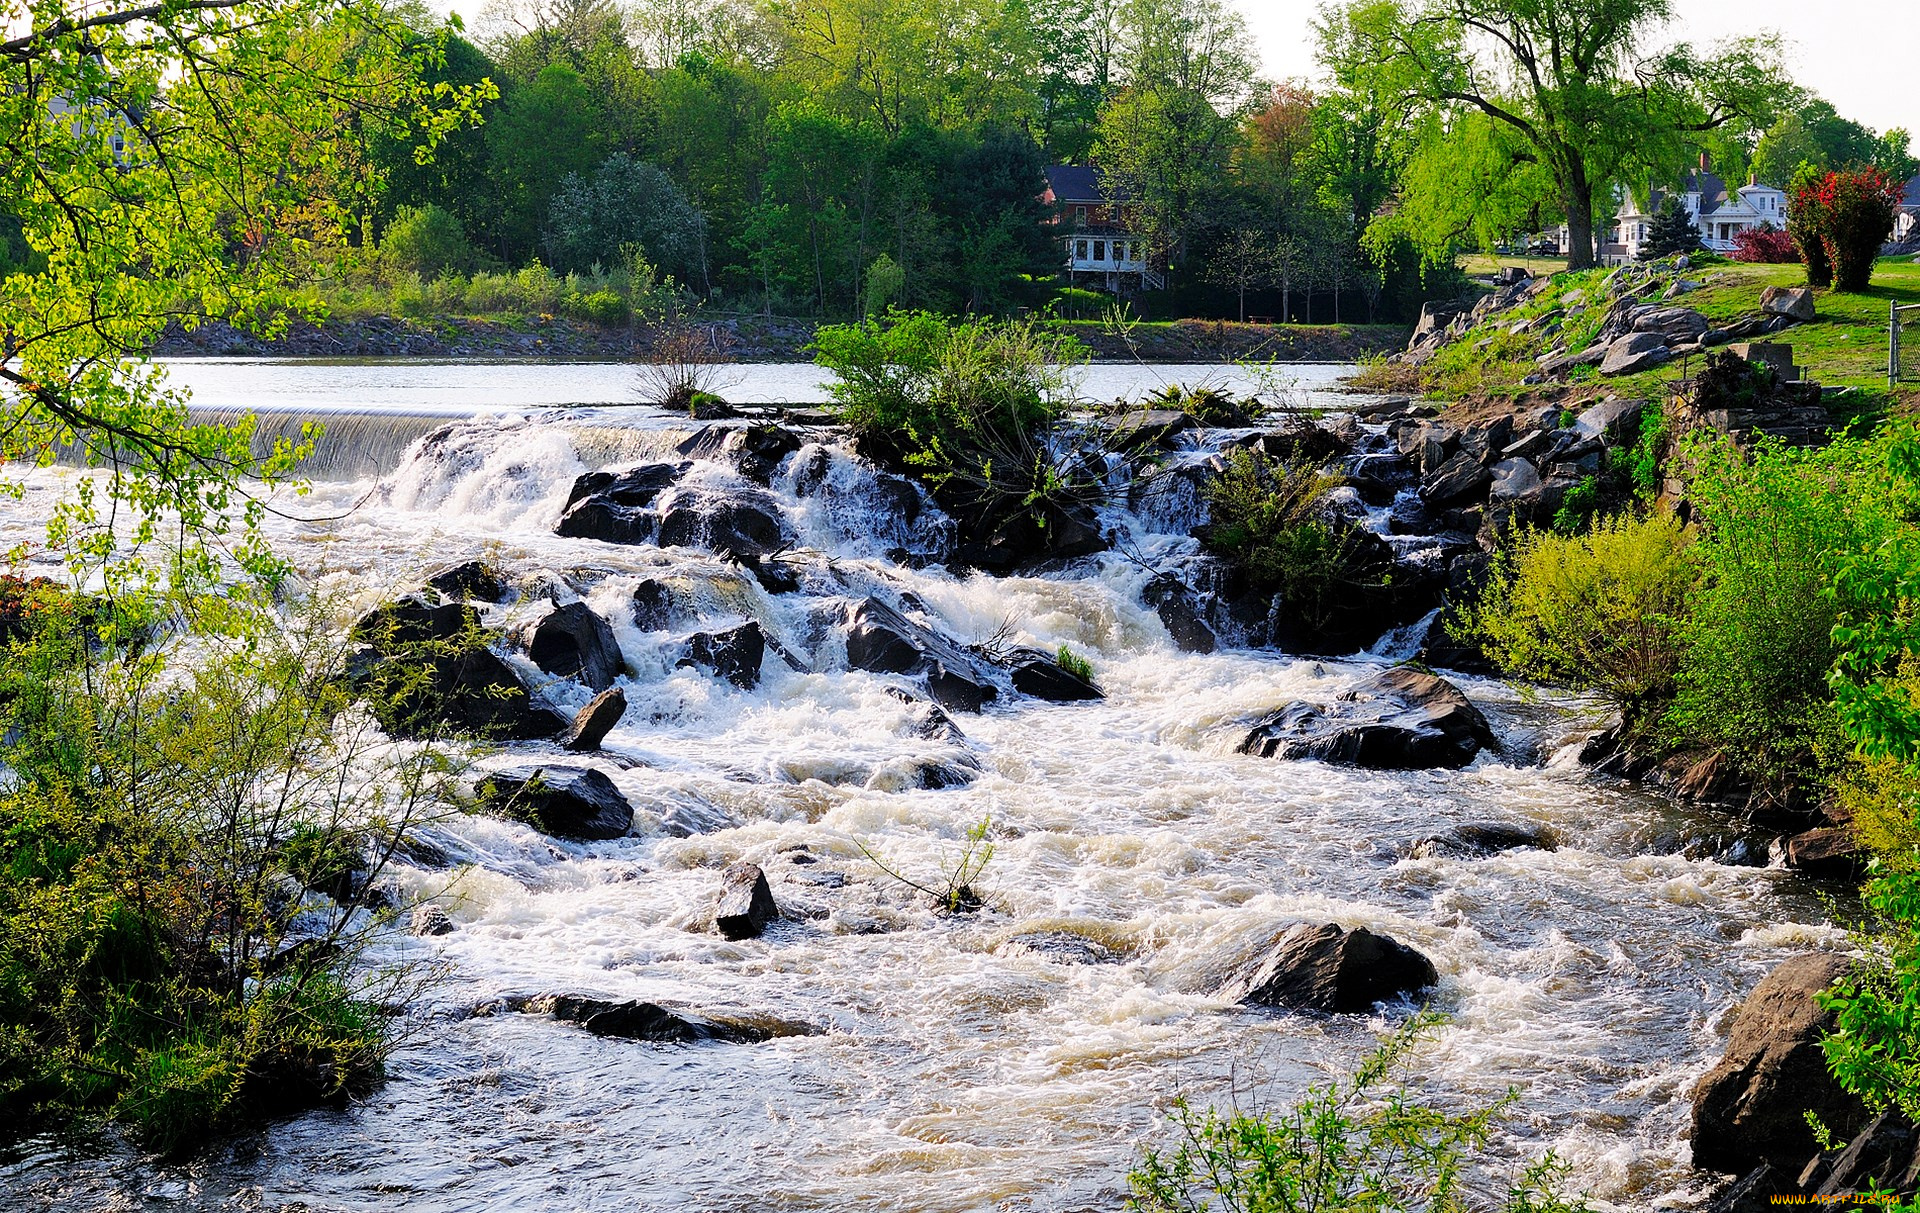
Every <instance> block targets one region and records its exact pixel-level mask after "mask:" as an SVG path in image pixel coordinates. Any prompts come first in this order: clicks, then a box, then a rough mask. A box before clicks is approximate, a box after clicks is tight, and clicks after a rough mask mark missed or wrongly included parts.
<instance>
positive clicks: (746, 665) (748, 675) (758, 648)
mask: <svg viewBox="0 0 1920 1213" xmlns="http://www.w3.org/2000/svg"><path fill="white" fill-rule="evenodd" d="M766 655H767V635H766V633H765V632H763V631H761V630H760V625H759V624H758V623H756V622H754V621H753V620H751V619H750V620H748V621H747V622H745V623H743V624H741V625H740V626H739V627H737V628H729V629H727V630H726V631H724V632H695V633H694V634H693V635H691V636H689V637H687V655H686V656H685V657H682V658H681V659H680V660H679V662H678V663H677V664H679V665H682V666H699V667H700V668H701V669H705V670H711V671H712V672H713V673H715V674H717V675H719V676H720V677H722V678H724V679H726V680H727V681H728V682H731V683H732V684H733V685H734V686H737V687H739V688H740V689H741V690H743V691H748V690H752V689H753V688H754V687H755V686H758V685H759V683H760V663H761V662H762V661H764V660H765V659H766Z"/></svg>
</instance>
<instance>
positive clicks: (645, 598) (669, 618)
mask: <svg viewBox="0 0 1920 1213" xmlns="http://www.w3.org/2000/svg"><path fill="white" fill-rule="evenodd" d="M679 615H680V608H679V605H678V603H677V602H676V601H675V598H674V593H673V591H672V590H670V589H668V588H667V586H666V583H665V582H661V581H655V580H654V579H653V578H651V577H649V578H647V579H646V580H645V581H642V582H641V583H640V584H639V585H637V586H635V587H633V626H635V627H637V628H639V629H640V630H641V631H643V632H664V631H666V630H667V629H668V628H670V627H672V626H673V624H674V620H675V619H677V618H679Z"/></svg>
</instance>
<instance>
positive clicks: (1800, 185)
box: [1787, 168, 1901, 291]
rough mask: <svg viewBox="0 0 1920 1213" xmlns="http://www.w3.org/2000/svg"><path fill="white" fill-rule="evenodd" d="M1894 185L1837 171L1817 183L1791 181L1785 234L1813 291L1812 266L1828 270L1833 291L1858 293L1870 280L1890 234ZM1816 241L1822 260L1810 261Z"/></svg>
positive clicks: (1875, 174) (1874, 172)
mask: <svg viewBox="0 0 1920 1213" xmlns="http://www.w3.org/2000/svg"><path fill="white" fill-rule="evenodd" d="M1900 193H1901V186H1900V183H1899V182H1897V181H1895V180H1893V178H1891V177H1889V176H1887V174H1885V173H1883V172H1881V171H1880V170H1879V169H1877V168H1855V169H1842V170H1840V171H1839V172H1833V173H1827V174H1826V175H1825V176H1822V177H1814V176H1812V175H1810V174H1809V175H1807V176H1804V177H1803V176H1801V175H1798V174H1796V175H1795V177H1794V193H1793V198H1792V200H1791V202H1790V203H1789V204H1788V208H1787V230H1788V232H1789V233H1791V235H1792V237H1793V242H1794V244H1795V245H1796V246H1797V247H1798V248H1799V250H1800V256H1801V260H1803V261H1805V262H1806V263H1807V281H1809V282H1811V283H1813V285H1815V286H1824V285H1826V283H1824V282H1821V281H1818V273H1819V270H1820V269H1822V268H1825V267H1822V266H1820V265H1819V264H1818V262H1819V261H1822V260H1824V261H1825V263H1826V265H1827V266H1831V267H1832V268H1831V273H1832V282H1833V286H1834V289H1835V290H1842V291H1864V290H1866V289H1867V285H1868V283H1869V282H1870V281H1871V280H1872V278H1873V259H1874V258H1875V257H1876V256H1878V255H1879V253H1880V246H1881V245H1882V244H1883V243H1885V242H1886V239H1887V237H1888V236H1890V235H1892V234H1893V217H1894V213H1895V210H1896V208H1897V207H1898V206H1899V205H1900ZM1815 237H1817V239H1818V242H1819V247H1820V252H1821V253H1822V254H1824V256H1823V257H1816V256H1814V255H1813V250H1812V249H1811V247H1810V244H1811V238H1815Z"/></svg>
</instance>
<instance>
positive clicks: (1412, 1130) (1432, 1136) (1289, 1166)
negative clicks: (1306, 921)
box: [1127, 1016, 1586, 1213]
mask: <svg viewBox="0 0 1920 1213" xmlns="http://www.w3.org/2000/svg"><path fill="white" fill-rule="evenodd" d="M1437 1022H1439V1021H1438V1020H1437V1018H1436V1017H1433V1016H1419V1017H1416V1018H1415V1019H1412V1020H1410V1021H1408V1023H1407V1024H1406V1025H1405V1026H1404V1027H1402V1028H1401V1029H1400V1030H1399V1031H1398V1032H1396V1033H1395V1034H1394V1035H1393V1036H1392V1037H1391V1038H1390V1039H1388V1040H1387V1041H1385V1042H1383V1043H1382V1044H1381V1046H1380V1048H1379V1049H1378V1050H1376V1051H1375V1052H1374V1053H1373V1055H1372V1056H1370V1057H1368V1058H1367V1059H1366V1060H1365V1061H1363V1062H1362V1063H1361V1065H1360V1066H1359V1068H1358V1069H1357V1070H1356V1071H1355V1072H1354V1075H1353V1077H1351V1078H1349V1079H1347V1080H1346V1081H1344V1082H1338V1083H1327V1084H1324V1085H1317V1086H1313V1087H1310V1088H1308V1090H1307V1093H1306V1095H1305V1096H1304V1097H1303V1098H1302V1099H1301V1100H1300V1101H1299V1102H1298V1103H1296V1104H1294V1105H1293V1107H1291V1108H1289V1109H1287V1110H1286V1111H1283V1112H1281V1113H1279V1114H1278V1115H1274V1116H1257V1115H1251V1114H1248V1113H1245V1112H1234V1113H1232V1114H1231V1115H1222V1114H1221V1113H1219V1112H1217V1111H1214V1110H1212V1109H1208V1110H1207V1111H1206V1112H1196V1111H1194V1109H1193V1107H1192V1106H1191V1105H1189V1104H1188V1103H1187V1102H1186V1101H1185V1100H1176V1101H1175V1103H1174V1106H1173V1121H1174V1126H1175V1128H1176V1129H1177V1130H1178V1132H1179V1141H1178V1144H1176V1145H1175V1146H1174V1147H1173V1148H1172V1149H1171V1150H1158V1149H1153V1148H1149V1149H1148V1150H1147V1151H1146V1154H1145V1157H1144V1158H1143V1159H1142V1160H1141V1162H1140V1165H1139V1166H1137V1167H1135V1168H1134V1170H1133V1171H1132V1173H1131V1174H1129V1175H1128V1176H1127V1182H1128V1185H1129V1186H1130V1187H1131V1188H1132V1192H1133V1194H1132V1196H1131V1197H1130V1198H1129V1200H1128V1201H1127V1207H1128V1208H1129V1209H1131V1210H1135V1211H1136V1213H1201V1211H1202V1210H1206V1209H1211V1208H1213V1207H1215V1206H1214V1201H1215V1200H1216V1199H1217V1200H1218V1201H1219V1205H1220V1207H1222V1208H1225V1209H1230V1210H1241V1211H1244V1213H1318V1211H1325V1213H1333V1211H1336V1210H1337V1211H1339V1213H1414V1211H1416V1210H1423V1211H1433V1210H1449V1209H1466V1208H1481V1207H1491V1206H1484V1205H1482V1204H1480V1203H1478V1202H1472V1201H1470V1198H1469V1194H1468V1193H1466V1192H1465V1191H1463V1190H1462V1188H1463V1182H1462V1181H1463V1179H1464V1177H1465V1176H1466V1175H1467V1174H1468V1164H1469V1161H1470V1157H1471V1154H1472V1153H1473V1152H1475V1151H1479V1150H1483V1149H1485V1148H1486V1146H1487V1143H1488V1139H1489V1137H1490V1136H1491V1134H1492V1132H1493V1128H1494V1125H1495V1124H1496V1123H1497V1122H1498V1120H1499V1118H1500V1116H1501V1114H1502V1113H1504V1112H1505V1111H1506V1110H1507V1109H1508V1108H1509V1107H1510V1106H1511V1105H1512V1104H1513V1103H1514V1102H1515V1101H1516V1100H1517V1099H1518V1098H1519V1095H1518V1093H1517V1092H1509V1093H1508V1094H1507V1096H1506V1097H1505V1098H1504V1099H1501V1100H1499V1101H1498V1102H1496V1103H1494V1104H1493V1105H1491V1106H1488V1107H1481V1108H1477V1109H1474V1110H1472V1111H1468V1112H1447V1111H1443V1110H1441V1109H1440V1108H1437V1107H1434V1106H1432V1105H1430V1104H1427V1103H1423V1102H1420V1101H1419V1100H1418V1099H1417V1098H1416V1097H1415V1096H1414V1094H1413V1093H1412V1092H1411V1091H1410V1090H1409V1089H1408V1088H1407V1086H1406V1085H1405V1083H1404V1080H1402V1081H1401V1082H1399V1083H1394V1084H1391V1085H1389V1079H1390V1078H1392V1076H1393V1074H1394V1072H1395V1070H1396V1069H1398V1068H1402V1067H1404V1066H1405V1065H1406V1063H1407V1062H1408V1059H1409V1055H1410V1054H1411V1052H1412V1050H1413V1047H1414V1045H1415V1044H1416V1043H1418V1041H1419V1038H1420V1036H1421V1035H1422V1034H1423V1033H1425V1032H1427V1031H1428V1030H1430V1029H1431V1027H1432V1026H1433V1025H1434V1024H1435V1023H1437ZM1564 1169H1565V1168H1564V1167H1563V1165H1562V1164H1561V1163H1560V1162H1559V1161H1558V1160H1557V1159H1555V1158H1554V1156H1553V1155H1552V1154H1551V1153H1549V1154H1547V1155H1546V1156H1545V1157H1544V1158H1542V1159H1540V1160H1539V1161H1538V1162H1536V1163H1534V1164H1533V1165H1532V1166H1531V1167H1529V1168H1527V1169H1526V1171H1525V1172H1523V1173H1522V1175H1521V1176H1520V1179H1519V1182H1517V1183H1515V1184H1514V1185H1512V1186H1511V1187H1510V1188H1509V1189H1508V1191H1507V1194H1506V1200H1505V1202H1504V1204H1502V1205H1501V1206H1500V1207H1501V1208H1503V1209H1504V1210H1506V1213H1575V1211H1577V1210H1581V1209H1584V1208H1585V1207H1586V1206H1585V1202H1583V1201H1573V1202H1569V1201H1568V1200H1567V1199H1565V1198H1564V1197H1561V1196H1559V1195H1558V1194H1556V1193H1555V1192H1554V1190H1553V1183H1554V1180H1555V1179H1556V1178H1557V1177H1558V1176H1559V1175H1560V1174H1561V1173H1562V1172H1563V1171H1564Z"/></svg>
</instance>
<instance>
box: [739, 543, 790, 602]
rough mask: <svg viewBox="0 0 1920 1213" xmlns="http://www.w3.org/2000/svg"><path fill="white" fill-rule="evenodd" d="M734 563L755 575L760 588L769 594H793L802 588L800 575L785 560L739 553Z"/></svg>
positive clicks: (754, 577)
mask: <svg viewBox="0 0 1920 1213" xmlns="http://www.w3.org/2000/svg"><path fill="white" fill-rule="evenodd" d="M734 563H736V564H738V565H739V566H740V567H741V568H743V569H745V570H746V571H747V572H749V573H751V574H752V575H753V579H754V580H755V581H757V582H759V583H760V588H761V589H763V590H765V591H766V592H767V593H769V594H791V593H794V592H795V591H797V590H798V589H799V588H800V573H799V571H798V570H796V569H795V568H794V567H793V565H791V564H789V563H788V562H787V561H785V560H781V559H778V558H777V557H772V556H764V557H763V556H758V555H755V554H754V553H752V552H737V553H735V554H734Z"/></svg>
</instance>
